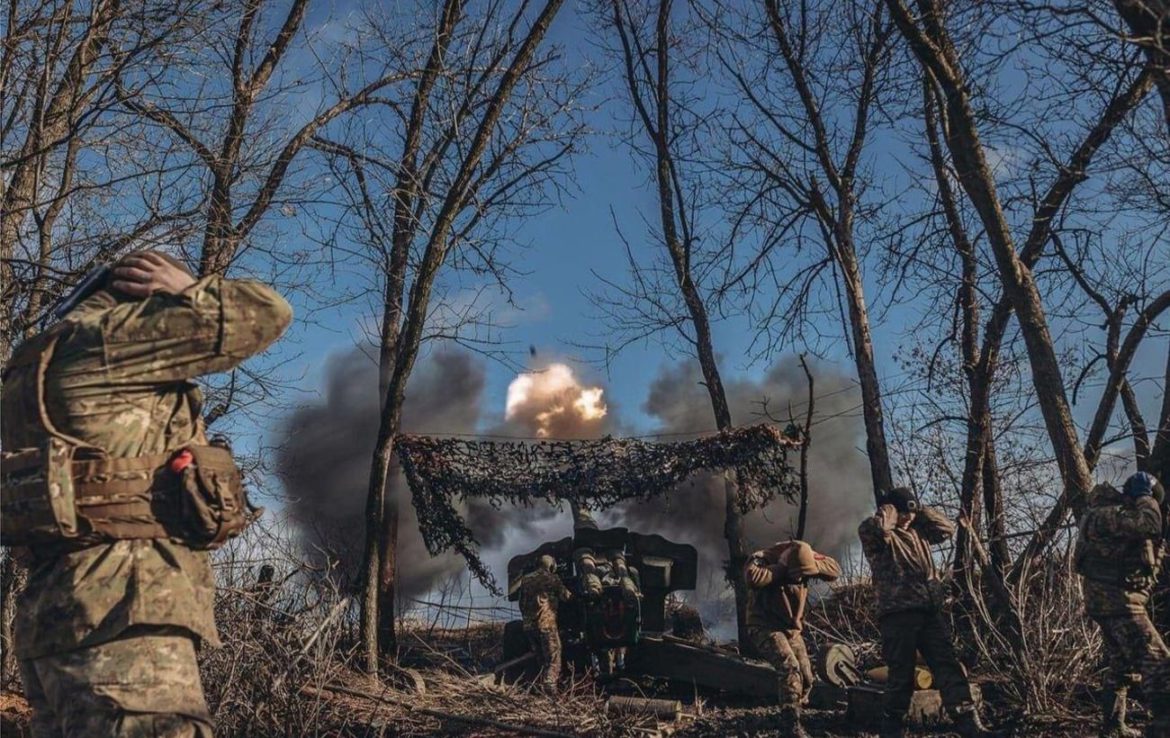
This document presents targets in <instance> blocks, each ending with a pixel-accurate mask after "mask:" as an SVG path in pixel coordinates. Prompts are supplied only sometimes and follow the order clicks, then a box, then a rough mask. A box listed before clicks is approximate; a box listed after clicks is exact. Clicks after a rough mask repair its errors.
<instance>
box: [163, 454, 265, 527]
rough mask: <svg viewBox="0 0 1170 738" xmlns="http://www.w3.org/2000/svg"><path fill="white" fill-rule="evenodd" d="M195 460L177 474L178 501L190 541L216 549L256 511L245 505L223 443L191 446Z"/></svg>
mask: <svg viewBox="0 0 1170 738" xmlns="http://www.w3.org/2000/svg"><path fill="white" fill-rule="evenodd" d="M187 450H189V451H190V452H191V455H192V456H193V457H194V460H193V462H192V463H191V464H189V465H187V467H186V468H184V469H183V470H182V472H181V473H180V474H181V476H180V479H179V500H180V503H181V505H180V506H181V510H182V516H181V517H182V520H183V523H184V524H185V525H186V527H187V528H188V530H189V531H190V536H191V538H190V540H191V542H192V543H195V544H197V545H199V546H201V547H203V548H211V549H214V548H219V547H220V546H222V545H223V543H224V541H226V540H227V539H228V538H231V537H233V536H236V535H238V534H239V533H240V531H242V530H243V529H244V528H246V527H247V526H248V525H249V524H250V523H251V522H252V520H254V519H255V517H258V511H257V510H254V509H253V508H252V507H251V506H250V505H249V504H248V498H247V496H246V494H245V492H244V483H243V479H242V478H241V477H240V470H239V468H238V467H236V462H235V460H233V459H232V453H231V451H228V450H227V449H226V448H223V447H222V446H190V447H188V449H187Z"/></svg>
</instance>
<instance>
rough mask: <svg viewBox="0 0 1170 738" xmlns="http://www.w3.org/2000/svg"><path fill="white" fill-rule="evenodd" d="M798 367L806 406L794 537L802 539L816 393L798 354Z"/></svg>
mask: <svg viewBox="0 0 1170 738" xmlns="http://www.w3.org/2000/svg"><path fill="white" fill-rule="evenodd" d="M800 368H801V369H804V376H805V378H807V379H808V408H807V409H806V410H805V413H804V428H802V429H801V438H800V440H801V442H802V443H801V444H800V513H799V514H798V516H797V520H796V538H797V540H801V541H803V540H804V526H805V522H806V521H807V520H808V449H809V446H811V445H812V419H813V413H814V412H815V411H816V401H817V398H816V395H815V394H813V375H812V372H811V371H809V369H808V363H807V362H806V361H805V360H804V354H801V355H800Z"/></svg>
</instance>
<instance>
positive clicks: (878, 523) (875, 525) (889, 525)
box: [857, 504, 898, 557]
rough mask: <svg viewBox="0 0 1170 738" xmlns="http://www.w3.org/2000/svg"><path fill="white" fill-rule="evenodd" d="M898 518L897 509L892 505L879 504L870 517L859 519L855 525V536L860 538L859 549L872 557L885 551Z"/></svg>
mask: <svg viewBox="0 0 1170 738" xmlns="http://www.w3.org/2000/svg"><path fill="white" fill-rule="evenodd" d="M897 520H898V511H897V510H895V509H894V506H893V505H889V504H886V505H881V506H879V507H878V509H877V512H875V513H874V514H873V515H871V516H870V517H868V518H866V519H865V520H863V521H861V525H859V526H858V527H857V537H858V538H860V539H861V550H862V551H864V552H865V555H866V556H867V557H872V556H875V555H878V554H880V553H881V552H882V551H885V550H886V548H888V546H889V541H890V535H891V533H892V532H893V530H894V526H895V524H896V523H897Z"/></svg>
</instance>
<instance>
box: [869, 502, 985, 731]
mask: <svg viewBox="0 0 1170 738" xmlns="http://www.w3.org/2000/svg"><path fill="white" fill-rule="evenodd" d="M954 532H955V526H954V525H953V524H951V522H950V521H949V520H947V519H946V518H944V517H943V516H942V514H941V513H939V512H938V511H936V510H933V509H931V508H929V507H925V506H923V505H921V504H919V502H918V498H917V497H915V495H914V493H913V492H912V491H910V490H909V489H907V488H906V487H897V488H895V489H892V490H890V491H889V492H886V493H885V494H884V495H883V496H882V499H881V503H880V504H879V506H878V509H877V512H876V513H875V514H874V515H873V517H870V518H866V520H865V521H864V522H862V524H861V526H860V527H859V528H858V531H857V533H858V535H859V536H860V537H861V548H862V551H863V552H864V553H865V558H866V560H867V561H869V566H870V569H871V570H872V572H873V584H874V588H875V589H876V590H877V600H878V617H879V620H878V627H879V629H880V630H881V636H882V658H883V659H884V660H885V662H886V666H887V667H888V668H889V680H888V682H887V686H886V698H885V699H886V705H885V716H884V718H883V721H882V731H881V735H882V736H883V738H889V737H898V738H900V737H901V736H904V735H905V734H906V727H905V725H906V712H907V710H909V709H910V699H911V697H913V694H914V666H915V664H916V663H917V654H918V653H921V654H922V656H923V657H924V658H925V659H926V663H927V665H928V666H929V667H930V670H931V673H932V674H933V675H934V683H935V685H936V686H937V688H938V690H939V692H941V693H942V701H943V705H944V706H945V707H947V708H948V709H949V711H950V712H951V716H952V717H953V718H954V721H955V725H956V727H957V728H958V730H959V732H960V733H961V734H962V735H964V736H966V737H967V738H972V736H989V735H991V734H990V733H989V732H988V731H987V729H986V728H984V727H983V724H982V722H981V721H980V719H979V712H978V710H977V708H976V706H975V702H974V699H973V698H972V696H971V686H970V684H969V683H968V681H967V676H966V674H964V672H963V668H962V667H961V666H960V665H959V662H958V659H956V658H955V652H954V649H953V647H952V645H951V635H950V630H949V628H948V627H947V624H946V621H945V620H943V616H942V606H943V601H944V587H943V583H942V581H941V579H940V578H939V574H938V572H937V570H936V569H935V566H934V559H933V558H932V557H931V553H930V545H931V544H939V543H942V542H943V541H946V540H947V539H949V538H950V537H951V536H952V535H953V534H954Z"/></svg>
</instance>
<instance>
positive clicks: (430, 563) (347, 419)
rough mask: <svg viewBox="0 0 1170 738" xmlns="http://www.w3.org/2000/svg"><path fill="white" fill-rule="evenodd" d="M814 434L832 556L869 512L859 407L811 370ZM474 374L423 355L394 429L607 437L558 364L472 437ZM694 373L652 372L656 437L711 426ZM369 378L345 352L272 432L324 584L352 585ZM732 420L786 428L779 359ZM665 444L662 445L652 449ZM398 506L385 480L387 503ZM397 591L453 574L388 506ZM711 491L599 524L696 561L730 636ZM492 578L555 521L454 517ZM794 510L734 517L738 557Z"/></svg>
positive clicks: (597, 408) (707, 598) (845, 389)
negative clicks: (470, 534) (318, 391)
mask: <svg viewBox="0 0 1170 738" xmlns="http://www.w3.org/2000/svg"><path fill="white" fill-rule="evenodd" d="M814 371H816V372H817V394H818V400H817V419H816V420H814V422H815V423H817V424H816V425H815V426H814V428H813V445H812V449H811V453H810V457H809V472H810V489H811V492H810V503H809V505H810V506H809V518H808V532H807V538H808V539H809V540H810V541H813V542H814V543H815V545H816V546H817V547H818V548H819V549H821V550H824V551H826V552H828V553H831V554H833V555H835V556H842V555H844V554H845V553H846V552H847V550H848V547H849V546H850V544H851V543H852V542H853V541H854V539H855V535H856V534H855V530H856V525H857V523H858V521H859V520H860V519H861V517H862V516H864V515H865V514H866V513H867V512H868V510H869V500H870V496H871V495H870V491H869V487H868V479H869V473H868V467H867V465H866V461H865V457H864V455H863V454H861V453H859V452H858V451H857V449H858V448H859V447H860V446H863V445H864V430H863V426H862V424H861V419H860V415H859V412H858V411H857V410H856V406H857V403H858V402H859V395H858V393H857V391H856V389H855V385H854V383H853V382H851V381H850V380H849V379H848V378H847V377H844V376H842V375H837V374H830V373H827V372H826V371H825V370H824V369H823V368H821V369H819V370H818V369H817V368H815V367H814ZM484 374H485V369H484V366H483V364H482V363H481V362H480V361H479V360H477V359H475V358H473V357H472V356H470V355H468V354H465V353H462V352H458V351H451V350H442V351H439V352H436V353H435V354H433V355H432V356H431V357H430V358H428V359H427V361H426V362H425V363H424V365H423V366H422V367H421V371H418V372H416V373H415V375H414V377H413V379H412V380H411V384H410V387H409V390H408V392H407V397H406V404H405V407H404V419H403V428H404V430H405V431H406V432H426V433H432V434H436V435H442V434H457V433H475V432H477V431H479V432H483V433H485V434H486V435H502V436H523V437H541V438H545V437H547V438H597V437H599V436H603V435H606V434H608V433H620V432H621V428H622V425H621V421H620V418H619V413H618V412H617V411H616V410H617V409H616V408H615V407H613V406H612V405H611V404H608V403H607V402H606V398H605V397H604V394H603V391H602V389H601V388H599V387H590V386H588V385H587V384H584V383H582V382H581V381H580V380H579V379H578V378H577V377H576V376H575V375H574V373H573V372H572V370H571V369H569V368H568V367H567V366H565V365H563V364H557V363H550V364H546V365H544V366H541V367H540V368H537V369H534V370H533V371H531V372H529V373H526V374H523V375H521V376H520V377H518V378H517V379H516V380H514V381H513V383H512V385H511V386H510V387H509V391H508V400H507V405H506V408H504V410H505V419H504V421H503V422H502V423H498V424H496V425H494V426H491V427H490V428H489V429H488V430H486V431H481V429H480V426H479V425H478V422H479V420H480V419H481V413H482V411H484V410H486V416H487V418H489V419H490V418H491V417H492V416H493V415H495V416H496V417H499V416H498V415H497V413H499V408H497V407H493V406H488V407H486V408H485V407H484V406H483V403H484V398H483V390H484ZM701 379H702V376H701V374H700V372H699V370H698V367H697V366H691V365H689V364H688V365H679V366H674V367H668V368H666V369H664V370H663V371H662V372H661V373H660V374H659V376H658V377H657V378H656V380H655V381H654V383H653V385H652V386H651V391H650V396H649V397H648V398H647V400H646V403H645V405H644V409H645V411H646V412H647V413H649V414H650V415H652V416H653V417H655V418H657V419H658V420H659V421H660V423H661V426H660V428H659V431H660V432H662V433H693V432H696V431H701V430H707V429H710V428H711V426H712V421H711V410H710V404H709V401H708V399H707V395H706V390H705V389H704V388H703V386H702V385H701V384H700V381H701ZM377 380H378V377H377V366H376V365H375V363H374V361H373V360H372V359H371V358H370V356H369V355H368V354H367V353H365V352H363V351H361V350H359V349H354V350H353V351H351V352H349V353H347V354H344V355H341V356H337V357H334V358H333V359H331V360H330V361H329V364H328V368H327V370H326V373H325V387H324V397H323V399H322V400H321V402H320V403H318V404H314V405H310V406H308V407H304V408H302V409H300V410H298V411H297V412H295V413H293V414H292V415H291V416H290V417H289V418H288V419H287V421H286V422H285V423H284V425H283V427H282V439H281V440H282V442H281V444H280V448H281V450H280V453H279V468H280V469H281V470H282V472H281V475H282V479H283V481H284V484H285V490H286V492H287V493H288V495H289V498H290V499H289V503H288V507H289V510H290V512H291V518H292V519H293V520H294V521H295V523H296V525H297V526H298V528H299V530H300V533H301V536H302V542H303V545H304V548H305V552H306V554H307V555H309V556H310V557H311V558H314V559H315V560H317V561H321V560H323V559H324V558H325V557H326V556H329V557H332V558H333V559H335V560H336V561H337V562H338V565H337V576H338V577H339V578H340V579H341V580H342V581H345V582H349V581H351V580H352V578H353V576H354V575H355V574H356V573H357V571H358V567H359V566H360V564H361V555H362V540H363V538H362V536H363V534H364V533H363V531H364V518H363V515H364V504H365V493H366V487H367V475H368V473H369V465H368V464H366V463H364V460H365V459H367V458H368V456H369V453H370V451H371V449H372V447H373V443H374V437H375V435H376V431H377V424H378V406H377ZM727 392H728V400H729V402H730V404H731V410H732V413H733V417H736V418H740V419H741V422H742V423H750V422H752V421H753V419H755V418H756V417H757V415H758V413H759V412H760V410H761V405H760V403H761V401H762V400H765V399H766V400H767V401H768V407H769V409H770V411H771V412H772V414H773V415H774V416H778V417H786V414H787V409H788V405H789V403H791V404H792V406H793V408H794V413H795V414H796V415H797V416H800V415H801V414H802V413H803V410H804V402H805V401H806V400H807V397H806V384H805V378H804V374H803V372H802V371H801V369H800V366H799V364H798V363H797V362H796V361H795V360H794V359H785V360H783V361H781V362H780V363H779V364H778V365H777V366H776V367H774V368H773V369H772V370H771V371H769V372H768V373H767V375H765V377H764V379H763V380H762V381H760V382H753V381H742V380H741V381H734V382H730V383H728V385H727ZM665 440H669V439H665ZM403 494H406V495H408V494H409V492H408V490H407V488H406V484H405V480H404V479H403V478H402V476H401V474H398V473H395V474H394V476H393V479H392V482H391V485H390V490H389V497H390V498H391V499H396V498H397V496H398V495H403ZM401 509H402V513H403V520H402V529H401V534H400V541H399V545H400V547H401V548H400V551H401V553H400V559H399V561H401V562H403V565H401V566H400V567H399V569H400V571H399V578H400V579H399V581H400V583H401V586H402V588H403V589H402V592H403V597H404V599H409V598H412V597H419V596H420V595H423V594H425V593H426V592H427V591H428V590H430V589H431V588H433V587H435V586H437V585H439V584H441V583H442V582H444V581H447V580H448V579H450V578H451V577H454V576H458V575H460V574H461V573H462V572H463V570H464V567H463V561H462V559H460V558H459V557H457V556H454V555H451V554H442V555H440V556H437V557H431V555H430V554H429V553H428V552H427V551H426V548H425V546H424V545H423V542H422V538H421V536H420V535H419V533H418V524H417V520H416V519H415V516H414V507H413V506H412V505H410V504H404V505H403V506H402V508H401ZM722 510H723V486H722V481H721V480H720V479H719V478H717V477H715V476H711V475H703V476H699V477H696V478H694V479H693V480H691V481H690V482H688V483H687V484H685V485H683V487H682V488H681V489H679V490H677V491H676V492H675V493H673V494H672V495H671V496H670V497H669V498H668V499H665V500H661V501H658V502H656V503H652V504H640V505H634V506H630V507H629V508H626V509H624V510H611V511H607V512H603V513H599V517H600V519H601V522H602V523H603V524H608V525H622V526H626V527H629V528H631V529H632V530H635V531H637V532H641V533H659V534H661V535H664V536H667V537H669V538H672V539H674V540H678V541H680V542H684V543H690V544H692V545H694V546H695V547H696V548H697V549H699V555H700V565H701V567H702V569H701V571H702V574H701V576H700V583H699V586H700V589H699V591H698V592H696V593H695V598H694V599H695V600H696V602H698V603H699V604H700V605H702V606H703V609H704V612H703V615H704V619H705V620H706V621H707V622H708V623H709V624H710V625H716V626H717V625H720V624H721V625H725V626H728V627H732V626H733V624H734V621H735V617H734V607H733V603H731V602H730V597H729V595H730V592H729V590H727V589H726V587H725V582H724V579H723V567H724V566H725V561H726V547H725V546H724V542H723V538H722V526H723V514H722ZM462 512H463V514H464V515H466V516H467V519H468V522H469V523H470V525H471V528H472V530H474V531H475V533H476V537H477V539H478V540H479V542H480V544H481V545H482V546H483V549H484V551H485V554H487V555H486V557H485V560H486V561H488V562H489V564H490V565H492V566H493V568H497V569H499V570H500V571H501V572H502V570H503V566H504V565H505V564H506V562H507V559H508V558H509V557H510V556H512V555H515V554H517V553H521V552H523V551H527V550H529V549H531V548H534V547H536V546H537V545H539V544H540V543H542V542H543V541H545V540H553V539H556V538H559V537H561V536H563V535H568V534H569V531H570V520H569V515H568V510H567V509H565V510H563V511H562V510H558V509H557V508H553V507H548V506H543V505H541V506H537V507H532V508H521V509H515V508H507V509H502V510H497V509H495V508H493V507H491V506H490V505H487V504H482V503H480V504H474V505H472V506H469V507H465V508H464V509H463V510H462ZM795 520H796V507H795V506H793V505H789V504H787V503H785V502H784V501H781V500H777V501H776V502H774V503H772V504H771V505H769V506H768V507H767V508H766V509H764V510H762V511H756V512H753V513H752V514H751V515H749V516H748V517H747V534H748V542H749V545H751V546H753V547H755V546H761V545H764V544H767V543H770V542H772V541H775V540H778V539H782V538H785V537H788V536H789V535H790V534H791V531H792V530H793V529H794V527H795Z"/></svg>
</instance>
